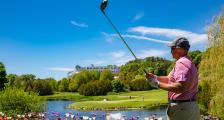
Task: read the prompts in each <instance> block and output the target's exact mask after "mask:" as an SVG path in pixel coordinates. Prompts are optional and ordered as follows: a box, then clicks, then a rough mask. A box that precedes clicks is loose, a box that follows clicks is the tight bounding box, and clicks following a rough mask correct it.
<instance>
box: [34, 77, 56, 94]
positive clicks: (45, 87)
mask: <svg viewBox="0 0 224 120" xmlns="http://www.w3.org/2000/svg"><path fill="white" fill-rule="evenodd" d="M33 91H35V92H37V93H39V95H41V96H43V95H52V94H53V90H52V87H51V86H50V84H49V81H47V80H41V79H38V80H35V81H34V83H33Z"/></svg>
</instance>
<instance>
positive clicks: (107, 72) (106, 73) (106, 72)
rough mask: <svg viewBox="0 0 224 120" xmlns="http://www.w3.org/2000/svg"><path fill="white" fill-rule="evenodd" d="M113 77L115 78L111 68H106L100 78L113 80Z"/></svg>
mask: <svg viewBox="0 0 224 120" xmlns="http://www.w3.org/2000/svg"><path fill="white" fill-rule="evenodd" d="M113 79H114V75H113V73H112V72H111V71H110V70H104V71H103V72H102V73H101V74H100V80H113Z"/></svg>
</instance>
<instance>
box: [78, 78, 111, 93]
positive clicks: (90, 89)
mask: <svg viewBox="0 0 224 120" xmlns="http://www.w3.org/2000/svg"><path fill="white" fill-rule="evenodd" d="M111 91H112V85H111V82H110V81H109V80H98V81H92V82H89V83H87V84H83V85H82V86H81V87H80V88H79V94H80V95H85V96H97V95H106V94H107V93H108V92H111Z"/></svg>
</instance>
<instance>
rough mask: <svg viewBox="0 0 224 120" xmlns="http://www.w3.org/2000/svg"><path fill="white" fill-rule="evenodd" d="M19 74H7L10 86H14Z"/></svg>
mask: <svg viewBox="0 0 224 120" xmlns="http://www.w3.org/2000/svg"><path fill="white" fill-rule="evenodd" d="M17 77H18V76H17V75H16V74H9V75H7V76H6V78H7V80H8V85H9V86H13V85H15V81H16V78H17Z"/></svg>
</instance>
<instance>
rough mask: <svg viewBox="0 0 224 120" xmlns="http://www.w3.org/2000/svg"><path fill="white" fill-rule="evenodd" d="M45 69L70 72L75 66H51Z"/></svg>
mask: <svg viewBox="0 0 224 120" xmlns="http://www.w3.org/2000/svg"><path fill="white" fill-rule="evenodd" d="M44 69H45V70H50V71H59V72H70V71H73V70H74V69H73V68H65V67H49V68H44Z"/></svg>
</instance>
